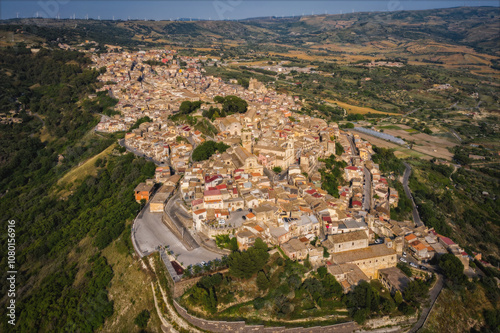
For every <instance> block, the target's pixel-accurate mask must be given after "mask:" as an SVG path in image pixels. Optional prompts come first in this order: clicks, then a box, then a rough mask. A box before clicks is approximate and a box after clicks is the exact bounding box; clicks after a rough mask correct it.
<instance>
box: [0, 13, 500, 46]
mask: <svg viewBox="0 0 500 333" xmlns="http://www.w3.org/2000/svg"><path fill="white" fill-rule="evenodd" d="M499 22H500V9H499V8H497V7H459V8H446V9H432V10H420V11H394V12H370V13H352V14H339V15H313V16H301V17H285V18H276V17H262V18H252V19H245V20H239V21H207V20H200V21H198V20H192V21H187V20H185V19H183V20H181V21H140V20H133V21H95V20H94V21H93V20H51V19H15V20H4V21H1V22H0V29H1V28H2V25H15V26H16V27H18V28H23V29H25V30H26V31H27V32H28V33H31V34H35V35H38V36H42V37H44V38H47V39H48V40H49V41H50V40H59V41H81V40H84V39H92V40H96V41H98V42H104V43H112V44H121V45H125V46H134V45H139V44H141V45H144V44H145V45H154V44H158V43H160V44H173V45H182V46H190V47H208V46H210V45H211V44H217V43H220V42H222V41H224V42H227V41H235V42H237V43H238V45H239V46H250V45H255V44H258V45H261V46H267V47H271V48H272V47H277V46H281V47H290V46H293V47H294V48H306V49H310V48H312V47H313V46H314V45H316V46H321V45H326V44H357V45H364V46H366V45H369V44H370V43H373V42H381V41H386V40H391V41H392V42H395V43H396V44H397V43H409V42H412V41H430V42H437V43H445V44H451V45H460V46H468V47H471V48H473V49H474V50H475V51H476V52H479V53H486V54H490V55H497V56H498V55H500V42H499V40H500V23H499ZM30 26H31V28H30ZM33 27H36V28H33ZM3 28H4V29H5V26H4V27H3ZM49 28H51V29H49ZM54 29H56V30H54ZM47 30H51V32H50V33H48V32H47ZM54 31H57V32H58V33H54ZM326 51H328V49H326ZM375 53H376V52H375Z"/></svg>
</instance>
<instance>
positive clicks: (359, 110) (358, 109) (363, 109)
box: [327, 99, 401, 116]
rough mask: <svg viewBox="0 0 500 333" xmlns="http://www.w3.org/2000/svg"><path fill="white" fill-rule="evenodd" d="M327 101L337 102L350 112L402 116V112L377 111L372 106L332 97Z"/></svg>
mask: <svg viewBox="0 0 500 333" xmlns="http://www.w3.org/2000/svg"><path fill="white" fill-rule="evenodd" d="M327 101H328V102H330V103H335V104H337V105H338V106H340V107H341V108H344V109H346V110H347V111H348V112H351V113H360V114H367V113H378V114H387V115H392V116H401V114H399V113H392V112H384V111H377V110H374V109H372V108H367V107H364V106H356V105H351V104H347V103H344V102H339V101H334V100H331V99H327Z"/></svg>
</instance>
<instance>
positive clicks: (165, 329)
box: [151, 282, 178, 333]
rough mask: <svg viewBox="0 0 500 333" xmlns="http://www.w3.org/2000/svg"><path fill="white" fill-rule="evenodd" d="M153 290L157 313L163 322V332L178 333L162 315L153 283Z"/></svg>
mask: <svg viewBox="0 0 500 333" xmlns="http://www.w3.org/2000/svg"><path fill="white" fill-rule="evenodd" d="M151 289H152V290H153V298H154V300H155V308H156V313H157V314H158V317H159V318H160V320H161V330H162V331H163V332H171V333H178V331H177V330H176V329H174V328H173V327H172V325H170V324H169V322H168V321H167V320H166V319H165V317H163V314H162V313H161V310H160V308H159V307H158V300H157V299H156V293H155V287H154V285H153V282H151Z"/></svg>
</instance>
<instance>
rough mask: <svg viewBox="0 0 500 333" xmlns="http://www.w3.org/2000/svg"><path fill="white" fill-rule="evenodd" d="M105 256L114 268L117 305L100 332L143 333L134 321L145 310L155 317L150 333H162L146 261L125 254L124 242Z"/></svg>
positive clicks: (113, 291) (112, 288) (112, 296)
mask: <svg viewBox="0 0 500 333" xmlns="http://www.w3.org/2000/svg"><path fill="white" fill-rule="evenodd" d="M122 237H123V235H122ZM102 254H103V256H104V257H106V259H107V260H108V264H110V265H111V266H112V267H113V273H114V276H113V279H112V280H111V286H110V287H109V298H110V299H111V300H113V302H114V304H113V307H114V312H113V315H112V316H111V317H109V318H108V319H107V320H106V322H105V323H104V326H103V327H102V329H101V330H100V332H113V333H114V332H139V328H138V327H137V326H136V325H135V324H134V319H135V317H136V316H137V315H138V314H139V312H141V311H142V310H149V312H150V314H151V318H150V320H149V324H148V327H147V330H148V332H161V328H160V326H161V322H160V319H159V318H158V315H157V313H156V309H155V306H154V299H153V293H152V291H151V287H150V285H151V278H150V276H149V275H148V273H147V272H146V271H145V270H144V266H143V265H142V261H141V260H140V259H138V258H135V257H134V258H133V257H132V256H130V255H128V254H125V253H123V251H122V250H120V239H118V240H116V241H115V242H113V243H112V244H111V245H110V246H108V247H107V248H105V249H104V250H103V252H102Z"/></svg>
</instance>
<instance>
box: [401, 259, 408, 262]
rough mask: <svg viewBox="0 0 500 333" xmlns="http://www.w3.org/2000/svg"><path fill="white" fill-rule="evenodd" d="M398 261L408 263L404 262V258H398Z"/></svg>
mask: <svg viewBox="0 0 500 333" xmlns="http://www.w3.org/2000/svg"><path fill="white" fill-rule="evenodd" d="M399 261H401V262H408V260H406V259H405V258H399Z"/></svg>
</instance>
